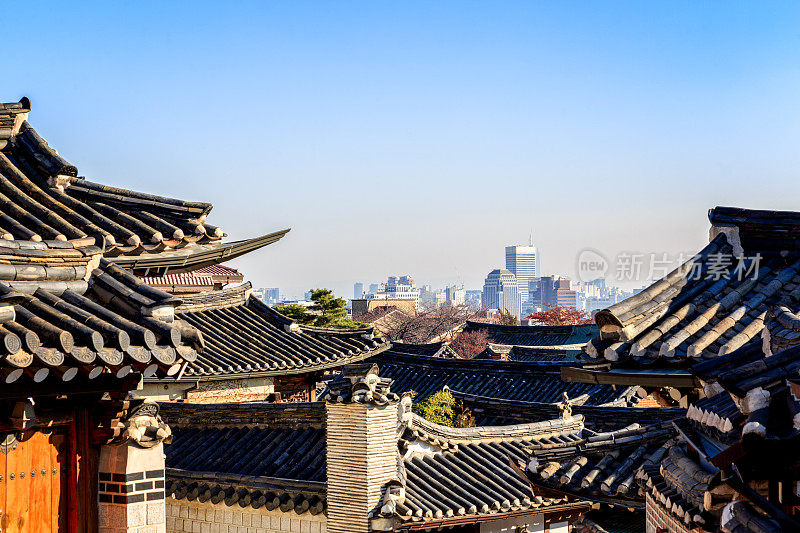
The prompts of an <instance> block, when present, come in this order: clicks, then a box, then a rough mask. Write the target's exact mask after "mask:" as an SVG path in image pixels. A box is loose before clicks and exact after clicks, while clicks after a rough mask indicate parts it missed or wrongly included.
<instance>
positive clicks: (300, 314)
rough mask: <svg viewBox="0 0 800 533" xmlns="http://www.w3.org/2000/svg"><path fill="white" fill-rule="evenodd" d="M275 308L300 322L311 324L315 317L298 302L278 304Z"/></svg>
mask: <svg viewBox="0 0 800 533" xmlns="http://www.w3.org/2000/svg"><path fill="white" fill-rule="evenodd" d="M273 309H275V310H276V311H277V312H279V313H280V314H282V315H283V316H285V317H287V318H291V319H292V320H294V321H295V322H297V323H298V324H311V323H312V322H313V321H314V318H315V317H314V315H312V314H311V313H309V312H308V311H307V310H306V308H305V307H303V306H302V305H298V304H277V305H275V306H274V307H273Z"/></svg>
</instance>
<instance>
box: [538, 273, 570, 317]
mask: <svg viewBox="0 0 800 533" xmlns="http://www.w3.org/2000/svg"><path fill="white" fill-rule="evenodd" d="M531 304H532V305H533V306H534V307H537V308H542V309H544V308H547V307H573V308H577V304H578V302H577V294H576V293H575V291H573V290H572V289H571V285H570V281H569V278H564V277H556V276H544V277H541V278H539V285H538V287H537V289H536V292H534V293H532V294H531Z"/></svg>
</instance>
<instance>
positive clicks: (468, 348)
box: [450, 328, 492, 359]
mask: <svg viewBox="0 0 800 533" xmlns="http://www.w3.org/2000/svg"><path fill="white" fill-rule="evenodd" d="M491 341H492V339H491V337H489V333H488V332H487V331H486V330H485V329H483V328H481V329H476V330H473V331H462V332H461V333H459V334H458V335H457V336H456V338H455V339H454V340H453V342H451V343H450V348H452V349H453V350H455V352H456V353H457V354H458V355H459V356H460V357H462V358H464V359H473V358H475V357H476V356H478V355H479V354H480V353H481V352H482V351H483V350H485V349H486V347H487V346H488V345H489V343H490V342H491Z"/></svg>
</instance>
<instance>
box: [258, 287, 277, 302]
mask: <svg viewBox="0 0 800 533" xmlns="http://www.w3.org/2000/svg"><path fill="white" fill-rule="evenodd" d="M253 293H254V294H255V295H256V296H257V297H258V298H260V299H261V301H262V302H264V303H265V304H267V305H275V304H276V303H278V302H280V301H281V294H280V293H281V291H280V289H278V288H277V287H270V288H265V289H254V290H253Z"/></svg>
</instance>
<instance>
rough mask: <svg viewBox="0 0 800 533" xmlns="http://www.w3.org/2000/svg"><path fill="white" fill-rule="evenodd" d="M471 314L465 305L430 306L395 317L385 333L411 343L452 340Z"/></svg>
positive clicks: (398, 340)
mask: <svg viewBox="0 0 800 533" xmlns="http://www.w3.org/2000/svg"><path fill="white" fill-rule="evenodd" d="M471 316H472V313H471V312H470V311H469V309H468V308H467V307H466V306H450V305H444V306H441V307H439V308H437V307H435V306H430V307H426V308H423V309H422V310H421V311H419V312H417V313H416V314H415V315H406V316H399V317H397V319H396V320H393V321H392V323H391V324H390V325H389V326H388V327H387V328H386V331H385V333H386V337H388V338H389V340H391V341H395V342H408V343H412V344H424V343H427V342H435V341H444V340H452V339H453V338H454V337H455V336H456V329H457V328H458V327H459V326H461V325H462V324H465V323H466V322H467V320H469V319H470V317H471Z"/></svg>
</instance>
